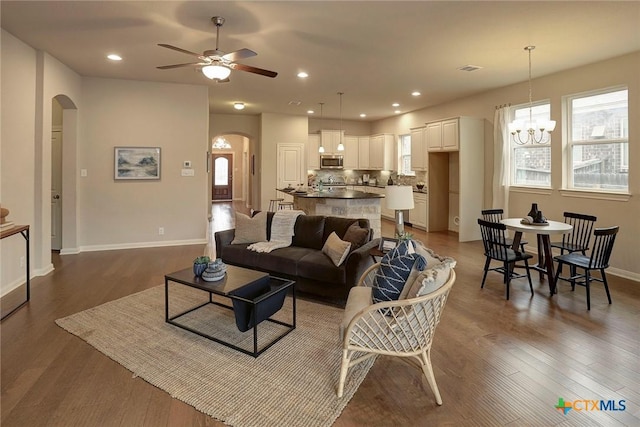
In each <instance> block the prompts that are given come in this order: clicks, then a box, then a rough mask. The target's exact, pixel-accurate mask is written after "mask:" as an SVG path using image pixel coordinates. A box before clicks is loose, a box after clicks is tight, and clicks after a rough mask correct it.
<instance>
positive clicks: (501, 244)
mask: <svg viewBox="0 0 640 427" xmlns="http://www.w3.org/2000/svg"><path fill="white" fill-rule="evenodd" d="M478 224H479V225H480V233H481V235H482V243H483V244H484V256H485V257H486V260H485V263H484V274H483V275H482V285H481V286H480V288H484V282H485V280H486V278H487V272H488V271H498V272H500V273H502V275H503V282H504V283H505V285H506V288H507V299H509V285H510V283H511V279H518V278H521V277H525V275H523V274H516V273H515V272H514V271H512V268H514V267H524V268H525V270H526V277H527V279H528V280H529V289H530V290H531V296H533V284H532V283H531V273H530V271H529V260H530V259H531V258H533V255H530V254H527V253H525V252H524V251H522V252H520V251H515V250H513V249H511V247H509V246H508V245H507V244H506V238H505V236H504V234H505V230H506V229H507V227H506V226H505V225H504V224H501V223H497V222H491V221H485V220H483V219H480V218H478ZM492 260H496V261H500V262H501V263H502V265H501V266H499V267H494V268H490V265H491V261H492ZM520 261H524V266H518V265H515V264H514V263H516V262H520ZM510 265H512V267H510Z"/></svg>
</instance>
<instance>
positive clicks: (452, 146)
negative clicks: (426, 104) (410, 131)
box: [425, 117, 473, 151]
mask: <svg viewBox="0 0 640 427" xmlns="http://www.w3.org/2000/svg"><path fill="white" fill-rule="evenodd" d="M468 119H469V120H473V119H470V118H468V117H457V118H454V119H447V120H441V121H438V122H431V123H427V126H426V129H425V139H426V143H427V149H428V151H458V150H459V149H460V131H461V128H463V127H464V126H465V124H466V122H467V120H468Z"/></svg>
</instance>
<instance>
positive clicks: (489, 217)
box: [480, 209, 529, 252]
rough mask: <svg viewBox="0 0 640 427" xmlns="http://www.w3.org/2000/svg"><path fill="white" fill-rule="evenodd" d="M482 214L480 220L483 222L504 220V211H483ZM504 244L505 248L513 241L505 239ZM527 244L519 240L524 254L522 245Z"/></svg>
mask: <svg viewBox="0 0 640 427" xmlns="http://www.w3.org/2000/svg"><path fill="white" fill-rule="evenodd" d="M480 213H481V214H482V219H484V220H485V221H491V222H500V221H502V220H503V219H504V209H484V210H482V211H480ZM505 242H506V244H507V246H509V247H511V246H513V239H511V238H510V237H505ZM527 244H529V242H527V241H526V240H520V249H521V250H522V252H524V245H527Z"/></svg>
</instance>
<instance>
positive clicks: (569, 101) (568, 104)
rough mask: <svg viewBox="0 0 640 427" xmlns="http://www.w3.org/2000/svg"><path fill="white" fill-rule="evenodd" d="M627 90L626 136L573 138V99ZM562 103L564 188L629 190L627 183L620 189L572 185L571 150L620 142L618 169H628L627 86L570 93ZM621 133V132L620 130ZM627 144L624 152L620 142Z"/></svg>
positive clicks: (602, 191)
mask: <svg viewBox="0 0 640 427" xmlns="http://www.w3.org/2000/svg"><path fill="white" fill-rule="evenodd" d="M625 90H626V91H627V119H626V126H627V136H626V137H622V138H611V139H605V138H602V139H587V140H580V141H574V140H573V101H574V100H575V99H581V98H589V97H593V96H598V95H603V94H607V93H613V92H620V91H625ZM563 104H564V110H565V111H566V122H567V126H566V141H567V143H566V151H565V152H566V156H565V162H564V167H565V168H566V170H565V174H566V182H565V186H564V187H565V189H566V190H570V191H588V192H598V193H628V191H629V187H628V184H627V188H624V189H622V188H620V189H614V188H602V187H592V188H585V187H575V185H574V178H573V150H574V148H580V147H583V146H592V145H609V144H620V146H619V151H620V157H621V166H620V169H621V170H626V171H627V172H628V171H629V152H628V147H629V136H628V135H629V88H628V87H627V86H619V87H612V88H605V89H598V90H592V91H586V92H580V93H576V94H571V95H567V96H564V97H563ZM621 133H623V132H621ZM625 143H626V144H627V145H626V146H627V152H626V153H625V150H624V145H622V144H625Z"/></svg>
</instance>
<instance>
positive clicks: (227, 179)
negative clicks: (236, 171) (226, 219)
mask: <svg viewBox="0 0 640 427" xmlns="http://www.w3.org/2000/svg"><path fill="white" fill-rule="evenodd" d="M211 157H212V158H213V161H212V163H213V174H212V175H213V185H212V195H211V199H212V200H232V199H233V174H232V171H233V154H212V156H211Z"/></svg>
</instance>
